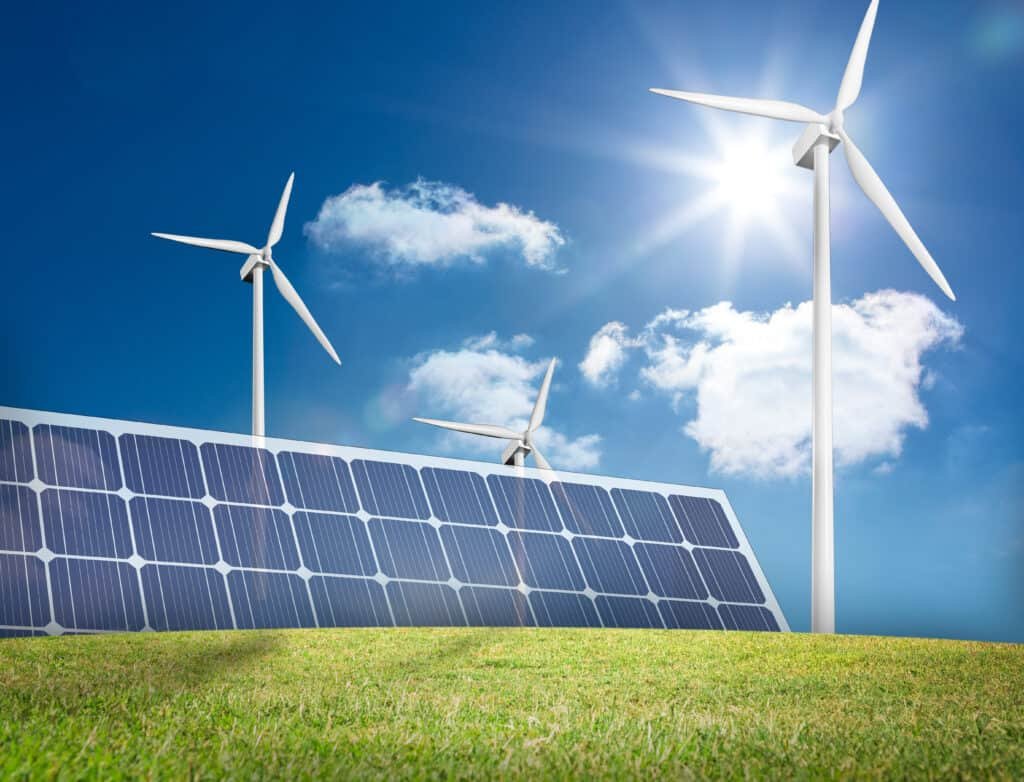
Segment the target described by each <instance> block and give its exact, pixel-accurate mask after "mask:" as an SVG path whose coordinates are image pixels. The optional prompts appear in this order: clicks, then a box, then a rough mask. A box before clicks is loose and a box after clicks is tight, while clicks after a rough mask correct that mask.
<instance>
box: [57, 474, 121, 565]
mask: <svg viewBox="0 0 1024 782" xmlns="http://www.w3.org/2000/svg"><path fill="white" fill-rule="evenodd" d="M39 503H40V506H41V507H42V509H43V532H44V534H45V535H46V543H47V547H48V548H49V549H50V550H51V551H52V552H53V553H55V554H77V555H79V556H83V557H112V558H119V559H127V558H128V557H130V556H131V555H132V533H131V530H130V529H129V527H128V509H127V508H126V507H125V504H124V500H122V499H121V498H120V497H118V496H117V495H116V494H107V493H105V492H94V491H71V490H68V489H46V490H45V491H44V492H43V493H42V494H41V495H40V497H39Z"/></svg>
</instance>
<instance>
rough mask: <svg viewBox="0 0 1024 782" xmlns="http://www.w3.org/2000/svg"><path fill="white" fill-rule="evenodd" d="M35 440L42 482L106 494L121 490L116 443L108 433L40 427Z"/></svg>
mask: <svg viewBox="0 0 1024 782" xmlns="http://www.w3.org/2000/svg"><path fill="white" fill-rule="evenodd" d="M34 439H35V449H36V466H37V467H38V470H39V478H40V480H42V481H43V483H47V484H49V485H51V486H69V487H74V488H78V489H105V490H107V491H117V490H118V489H120V488H121V466H120V464H119V463H118V459H117V443H116V441H115V440H114V436H113V435H112V434H110V433H109V432H100V431H97V430H95V429H79V428H77V427H70V426H51V425H49V424H39V425H37V426H36V428H35V431H34Z"/></svg>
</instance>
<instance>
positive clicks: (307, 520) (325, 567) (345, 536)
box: [293, 512, 377, 576]
mask: <svg viewBox="0 0 1024 782" xmlns="http://www.w3.org/2000/svg"><path fill="white" fill-rule="evenodd" d="M293 521H294V523H295V535H296V537H297V538H298V540H299V550H300V551H301V552H302V561H303V563H304V564H305V565H306V567H307V568H309V569H310V570H312V571H313V572H315V573H336V574H338V575H350V576H372V575H373V574H375V573H376V572H377V562H376V560H375V559H374V556H373V548H372V547H371V546H370V536H369V534H368V533H367V531H366V524H364V523H363V522H362V521H360V520H359V519H357V518H356V517H355V516H338V515H334V514H332V513H307V512H301V513H296V514H295V516H294V517H293Z"/></svg>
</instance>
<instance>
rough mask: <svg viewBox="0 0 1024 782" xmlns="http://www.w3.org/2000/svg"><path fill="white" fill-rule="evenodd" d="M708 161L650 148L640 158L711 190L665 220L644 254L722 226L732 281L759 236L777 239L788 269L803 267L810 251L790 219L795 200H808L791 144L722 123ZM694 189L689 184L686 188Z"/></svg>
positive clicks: (647, 238) (712, 136)
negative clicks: (704, 225) (700, 226)
mask: <svg viewBox="0 0 1024 782" xmlns="http://www.w3.org/2000/svg"><path fill="white" fill-rule="evenodd" d="M707 127H708V142H710V143H708V144H706V146H707V147H708V148H709V151H708V154H707V155H706V156H704V157H695V156H693V155H690V154H685V153H683V152H681V151H680V150H678V149H666V148H665V147H657V148H654V147H646V148H643V149H640V150H634V151H637V152H639V155H637V156H634V157H635V158H637V159H639V160H640V161H641V162H643V163H645V164H647V165H650V166H652V167H655V168H657V169H659V170H661V171H667V172H672V173H678V174H679V175H681V176H685V177H686V178H687V179H688V180H690V182H692V180H694V179H696V180H698V181H699V182H700V183H702V184H704V185H705V187H704V188H702V189H700V190H699V192H698V193H697V195H696V196H691V197H690V198H688V199H687V200H686V201H683V202H681V203H680V204H679V205H678V206H677V207H676V208H674V209H672V210H670V211H669V212H667V213H665V214H663V215H660V216H659V217H658V219H657V220H656V221H655V224H654V225H653V226H652V227H651V229H650V230H648V231H647V232H646V233H645V234H644V241H643V244H642V246H641V247H639V248H638V251H639V252H641V253H646V252H649V251H652V250H655V249H658V248H660V247H662V246H665V245H667V244H670V243H672V242H673V241H676V240H678V239H679V237H681V236H682V235H683V234H685V233H686V231H688V230H689V229H690V228H692V227H693V226H694V225H696V224H697V223H701V222H705V221H708V220H718V221H720V226H721V234H722V259H721V260H722V262H723V270H724V271H725V272H726V273H727V274H728V275H729V276H732V275H733V274H734V273H735V271H736V269H737V267H738V266H739V263H740V261H741V259H742V256H743V254H744V252H745V250H746V247H747V241H748V238H749V237H750V235H751V234H752V233H754V232H758V233H760V234H766V235H767V236H769V237H771V240H772V241H773V242H774V244H775V246H776V247H777V249H778V250H779V251H780V256H781V258H782V259H783V260H784V261H785V262H786V263H788V264H794V265H795V264H803V262H804V256H805V255H806V252H804V251H803V250H804V248H802V246H801V244H800V241H799V238H798V235H797V233H796V231H795V229H794V228H793V226H792V225H791V223H790V220H789V219H788V217H787V215H789V214H792V210H793V207H794V206H795V204H794V203H793V202H794V199H798V198H800V197H801V194H804V195H806V190H805V189H801V188H800V181H799V172H797V171H795V169H794V166H793V159H792V152H791V147H792V142H788V141H787V142H780V141H779V140H778V137H777V136H776V137H774V138H773V137H772V136H770V135H769V130H767V129H760V128H758V127H751V125H750V124H749V123H744V124H743V125H742V129H740V130H733V129H731V127H729V126H726V125H725V124H724V123H715V124H713V125H708V126H707ZM688 184H689V182H688Z"/></svg>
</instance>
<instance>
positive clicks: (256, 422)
mask: <svg viewBox="0 0 1024 782" xmlns="http://www.w3.org/2000/svg"><path fill="white" fill-rule="evenodd" d="M294 181H295V173H294V172H292V174H291V175H290V176H289V177H288V181H287V182H286V183H285V186H284V192H283V193H281V200H280V201H279V202H278V204H277V212H276V213H275V214H274V221H273V222H272V223H271V224H270V232H269V233H268V234H267V243H266V244H265V245H264V246H263V248H262V249H257V248H256V247H253V246H252V245H251V244H246V243H245V242H236V241H233V240H231V239H200V238H197V237H195V236H178V235H177V234H162V233H154V234H153V236H156V237H159V238H160V239H169V240H171V241H172V242H181V243H182V244H194V245H195V246H197V247H207V248H209V249H211V250H221V251H223V252H229V253H238V254H240V255H247V256H249V257H248V258H247V259H246V261H245V263H244V264H243V265H242V269H241V271H240V272H239V274H240V276H241V278H242V281H243V282H249V283H252V433H253V434H254V435H259V436H261V437H262V436H263V435H264V433H265V428H264V407H263V270H264V269H270V273H271V275H273V277H274V284H275V285H276V286H277V289H278V291H280V293H281V295H282V296H283V297H284V299H285V301H287V302H288V303H289V304H291V305H292V309H294V310H295V311H296V312H297V313H298V315H299V317H300V318H302V321H303V323H305V324H306V325H307V326H308V327H309V330H310V331H312V332H313V336H314V337H316V339H317V341H318V342H319V343H320V344H321V345H322V346H323V348H324V350H326V351H327V353H328V355H329V356H330V357H331V358H332V359H334V363H335V364H338V365H340V364H341V359H339V358H338V354H337V353H335V352H334V347H333V346H332V345H331V343H330V341H329V340H328V339H327V337H326V335H325V334H324V333H323V331H321V329H320V327H319V326H318V325H317V322H316V321H315V320H314V319H313V315H312V314H311V313H310V311H309V309H308V308H307V307H306V305H305V303H303V301H302V299H301V298H300V297H299V294H298V293H296V292H295V288H293V287H292V284H291V283H290V282H289V281H288V278H287V277H285V275H284V272H283V271H281V267H280V266H278V265H277V263H276V262H275V261H274V257H273V253H272V250H271V248H273V246H274V245H275V244H277V243H278V242H279V241H280V239H281V235H282V234H283V233H284V218H285V214H286V213H287V211H288V200H289V199H290V198H291V195H292V183H293V182H294Z"/></svg>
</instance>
